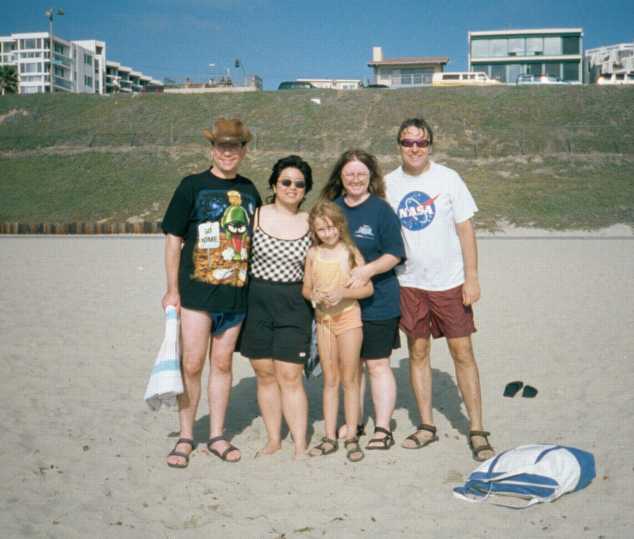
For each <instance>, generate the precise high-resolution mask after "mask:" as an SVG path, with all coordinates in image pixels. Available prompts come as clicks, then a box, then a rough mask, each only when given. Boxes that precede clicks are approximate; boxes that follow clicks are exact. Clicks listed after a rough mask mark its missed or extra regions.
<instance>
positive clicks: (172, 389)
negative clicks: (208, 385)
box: [145, 305, 183, 410]
mask: <svg viewBox="0 0 634 539" xmlns="http://www.w3.org/2000/svg"><path fill="white" fill-rule="evenodd" d="M178 329H179V327H178V313H177V312H176V308H175V307H173V306H171V305H168V306H167V307H166V309H165V337H164V338H163V343H162V344H161V348H160V349H159V352H158V354H157V356H156V360H155V361H154V367H153V368H152V372H151V373H150V380H149V381H148V384H147V388H146V390H145V401H146V402H147V403H148V406H149V407H150V408H152V410H158V409H159V408H160V407H161V404H164V405H166V406H174V405H175V404H176V397H177V396H178V395H180V394H181V393H182V392H183V378H182V376H181V363H180V346H179V342H178V337H179V331H178Z"/></svg>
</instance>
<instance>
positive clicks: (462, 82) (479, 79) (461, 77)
mask: <svg viewBox="0 0 634 539" xmlns="http://www.w3.org/2000/svg"><path fill="white" fill-rule="evenodd" d="M498 84H502V83H501V82H500V81H497V80H494V79H490V78H489V76H488V75H487V74H486V73H485V72H484V71H457V72H454V73H434V75H433V77H432V81H431V85H432V86H495V85H498Z"/></svg>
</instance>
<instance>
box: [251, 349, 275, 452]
mask: <svg viewBox="0 0 634 539" xmlns="http://www.w3.org/2000/svg"><path fill="white" fill-rule="evenodd" d="M251 366H252V367H253V370H254V371H255V379H256V384H257V397H258V405H259V407H260V412H261V413H262V420H263V421H264V426H265V427H266V434H267V436H268V440H267V442H266V445H265V446H264V447H263V448H262V449H260V451H259V452H258V453H259V454H260V455H272V454H273V453H275V452H276V451H279V450H280V449H281V447H282V441H281V429H282V398H281V394H280V387H279V385H278V384H277V380H276V379H275V370H274V368H273V360H272V359H255V360H251Z"/></svg>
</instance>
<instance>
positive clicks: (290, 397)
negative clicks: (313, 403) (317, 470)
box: [273, 360, 308, 458]
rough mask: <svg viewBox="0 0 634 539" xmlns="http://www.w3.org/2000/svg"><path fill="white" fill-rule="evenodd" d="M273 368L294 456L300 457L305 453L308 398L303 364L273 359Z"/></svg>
mask: <svg viewBox="0 0 634 539" xmlns="http://www.w3.org/2000/svg"><path fill="white" fill-rule="evenodd" d="M273 368H274V370H275V378H276V380H277V383H278V384H279V387H280V389H281V393H282V411H283V413H284V419H286V424H287V425H288V429H289V430H290V431H291V434H292V436H293V443H294V444H295V458H300V457H302V456H303V455H304V453H306V429H307V426H308V398H307V397H306V391H305V390H304V378H303V376H304V366H303V365H302V364H296V363H288V362H284V361H277V360H275V361H273Z"/></svg>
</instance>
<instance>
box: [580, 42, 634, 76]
mask: <svg viewBox="0 0 634 539" xmlns="http://www.w3.org/2000/svg"><path fill="white" fill-rule="evenodd" d="M585 59H586V73H587V80H588V82H599V81H601V80H614V81H624V82H625V81H632V82H634V43H619V44H617V45H607V46H604V47H596V48H594V49H587V50H586V51H585Z"/></svg>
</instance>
